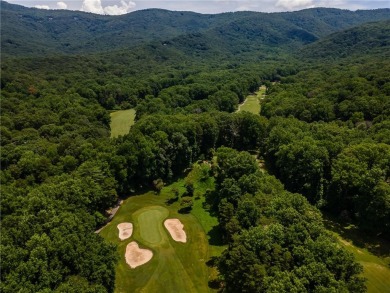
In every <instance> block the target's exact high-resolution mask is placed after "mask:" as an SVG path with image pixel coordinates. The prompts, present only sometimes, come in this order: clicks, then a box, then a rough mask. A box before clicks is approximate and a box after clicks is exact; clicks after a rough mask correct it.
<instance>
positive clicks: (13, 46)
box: [1, 1, 390, 56]
mask: <svg viewBox="0 0 390 293" xmlns="http://www.w3.org/2000/svg"><path fill="white" fill-rule="evenodd" d="M389 18H390V13H389V10H388V9H378V10H372V11H356V12H351V11H347V10H338V9H322V8H316V9H308V10H303V11H299V12H294V13H270V14H269V13H255V12H236V13H223V14H216V15H203V14H197V13H193V12H173V11H167V10H161V9H148V10H143V11H135V12H132V13H129V14H126V15H121V16H102V15H94V14H90V13H84V12H76V11H59V10H41V9H36V8H26V7H23V6H18V5H13V4H9V3H7V2H5V1H1V19H2V26H1V46H2V56H11V55H12V56H17V55H22V56H28V55H30V56H42V55H48V54H49V55H55V54H75V53H77V54H80V53H92V52H103V51H107V50H109V51H111V50H118V49H124V48H126V49H128V48H133V47H134V46H137V45H140V44H144V43H147V42H150V41H158V40H160V41H167V40H170V39H176V40H177V41H178V42H180V40H183V41H184V43H185V44H186V45H187V46H188V45H191V43H187V40H188V38H190V37H191V36H193V35H195V36H200V38H201V39H202V40H199V41H196V44H195V45H197V46H201V47H202V43H207V44H208V43H211V46H214V45H215V44H217V45H219V47H218V50H219V49H220V48H222V47H227V49H228V51H229V52H231V53H234V54H237V53H240V51H243V52H245V51H254V50H259V49H266V48H268V49H275V48H279V47H281V49H284V50H285V51H286V50H287V49H290V47H297V46H300V45H302V44H307V43H310V42H313V41H314V40H317V39H318V38H321V37H324V36H326V35H329V34H331V33H333V32H336V31H339V30H343V29H346V28H349V27H352V26H354V25H358V24H361V23H364V22H368V21H378V20H384V19H389ZM199 34H200V35H199ZM203 39H204V40H203ZM236 46H239V49H237V48H235V47H236ZM233 48H235V49H233ZM268 51H269V50H268Z"/></svg>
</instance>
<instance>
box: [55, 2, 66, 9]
mask: <svg viewBox="0 0 390 293" xmlns="http://www.w3.org/2000/svg"><path fill="white" fill-rule="evenodd" d="M57 7H58V9H66V8H68V4H66V3H65V2H57Z"/></svg>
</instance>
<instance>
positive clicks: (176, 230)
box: [164, 219, 187, 243]
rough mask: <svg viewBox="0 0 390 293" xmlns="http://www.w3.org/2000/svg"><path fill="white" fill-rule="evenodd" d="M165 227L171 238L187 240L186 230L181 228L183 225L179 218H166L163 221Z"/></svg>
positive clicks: (179, 240)
mask: <svg viewBox="0 0 390 293" xmlns="http://www.w3.org/2000/svg"><path fill="white" fill-rule="evenodd" d="M164 226H165V228H167V230H168V232H169V234H171V236H172V238H173V240H175V241H178V242H183V243H186V242H187V235H186V232H185V231H184V230H183V227H184V225H183V224H182V223H181V222H180V220H179V219H168V220H165V222H164Z"/></svg>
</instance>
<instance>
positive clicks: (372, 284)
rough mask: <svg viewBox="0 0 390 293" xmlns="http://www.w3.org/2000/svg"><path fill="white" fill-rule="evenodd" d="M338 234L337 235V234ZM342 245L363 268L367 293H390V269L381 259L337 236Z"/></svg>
mask: <svg viewBox="0 0 390 293" xmlns="http://www.w3.org/2000/svg"><path fill="white" fill-rule="evenodd" d="M335 234H336V233H335ZM336 237H337V238H338V239H339V241H340V243H341V244H342V245H343V246H344V247H345V248H346V249H347V250H348V251H350V252H352V253H353V254H354V255H355V258H356V260H357V261H358V262H359V263H360V264H361V265H362V266H363V270H364V273H363V276H364V277H365V278H366V279H367V283H366V284H367V292H369V293H384V292H390V269H389V267H387V266H386V263H385V262H384V261H383V260H382V259H381V258H379V257H377V256H375V255H373V254H371V253H370V252H368V251H367V250H366V249H364V248H358V247H356V246H354V245H353V244H352V243H351V242H348V241H346V240H345V239H343V238H341V237H340V235H338V234H336Z"/></svg>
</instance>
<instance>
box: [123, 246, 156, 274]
mask: <svg viewBox="0 0 390 293" xmlns="http://www.w3.org/2000/svg"><path fill="white" fill-rule="evenodd" d="M152 257H153V252H152V251H151V250H149V249H142V248H139V246H138V243H137V242H135V241H133V242H130V243H129V244H127V246H126V254H125V258H126V263H127V264H128V265H129V266H130V267H131V268H133V269H134V268H136V267H138V266H140V265H143V264H145V263H147V262H148V261H150V260H151V259H152Z"/></svg>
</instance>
